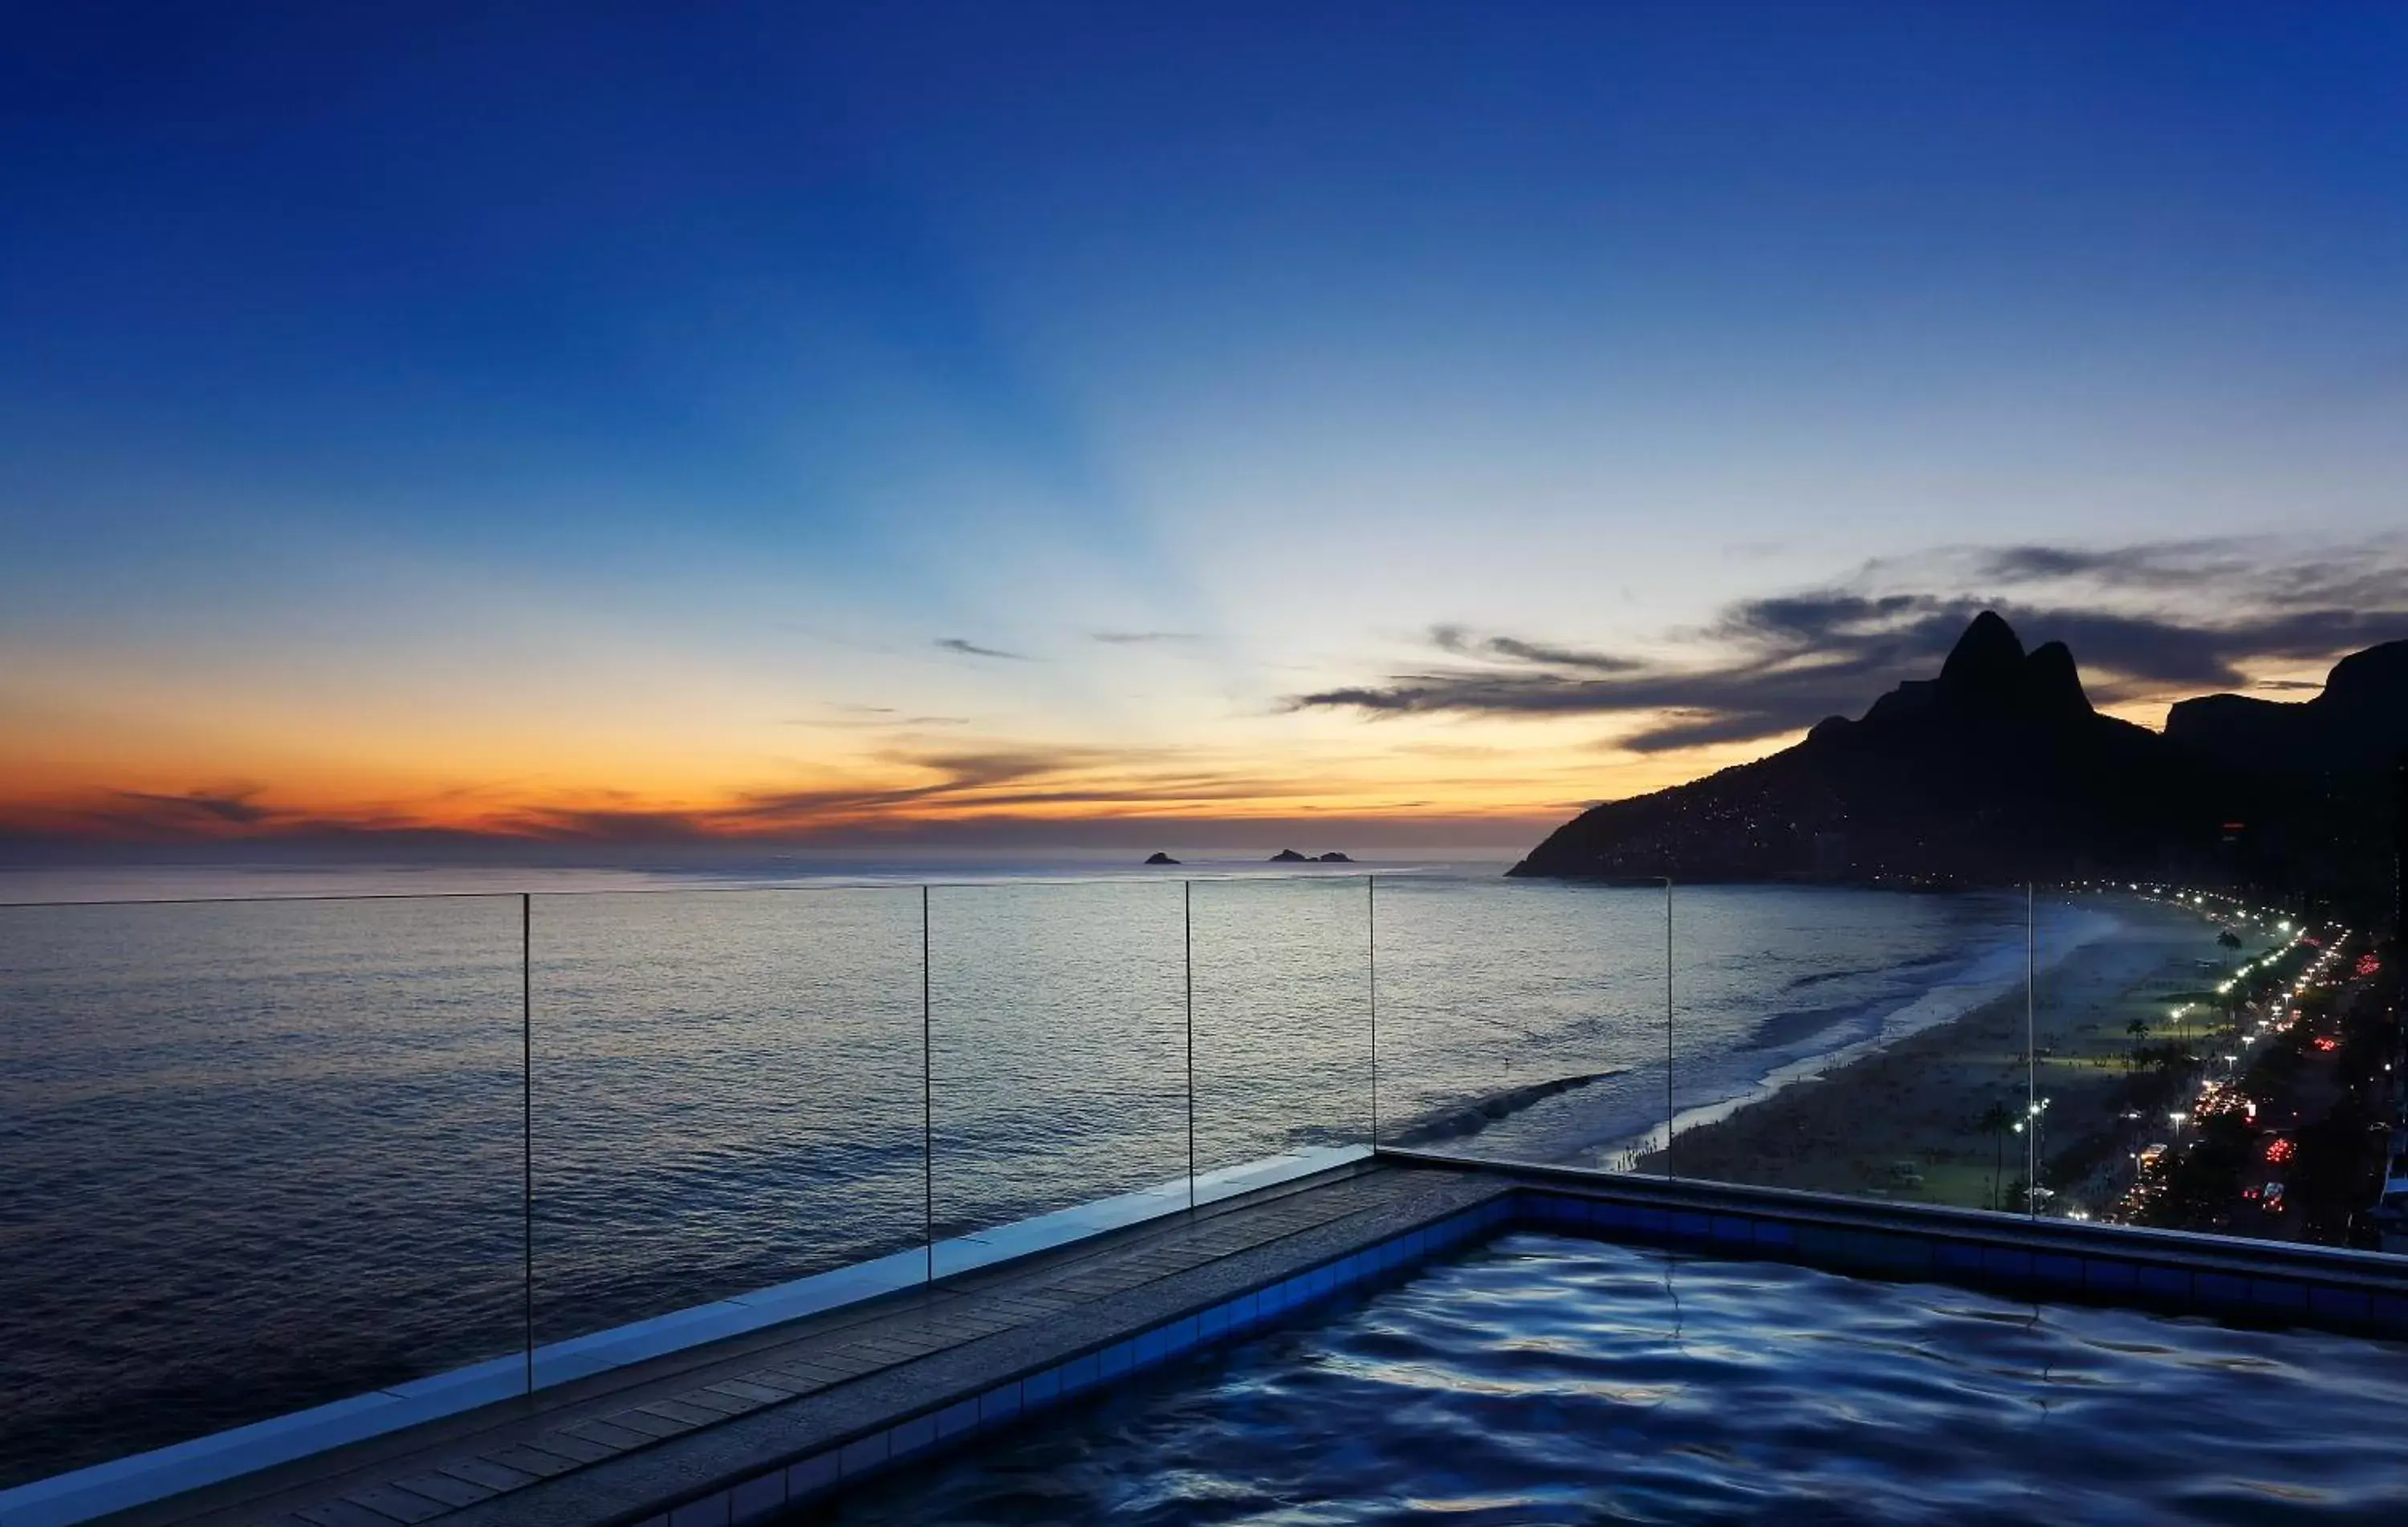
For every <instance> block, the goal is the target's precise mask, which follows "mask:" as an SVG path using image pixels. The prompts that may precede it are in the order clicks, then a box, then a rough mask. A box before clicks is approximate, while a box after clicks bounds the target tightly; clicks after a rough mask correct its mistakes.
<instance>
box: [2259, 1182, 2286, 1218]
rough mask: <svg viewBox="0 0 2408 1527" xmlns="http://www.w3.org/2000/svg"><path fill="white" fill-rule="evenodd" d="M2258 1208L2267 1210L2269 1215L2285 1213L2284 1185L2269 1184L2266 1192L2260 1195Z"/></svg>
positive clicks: (2277, 1183)
mask: <svg viewBox="0 0 2408 1527" xmlns="http://www.w3.org/2000/svg"><path fill="white" fill-rule="evenodd" d="M2257 1207H2259V1208H2261V1209H2263V1210H2265V1211H2266V1212H2267V1213H2268V1214H2281V1213H2282V1212H2283V1185H2282V1184H2281V1183H2279V1182H2270V1183H2268V1184H2267V1185H2266V1190H2265V1191H2264V1192H2261V1193H2259V1194H2258V1195H2257Z"/></svg>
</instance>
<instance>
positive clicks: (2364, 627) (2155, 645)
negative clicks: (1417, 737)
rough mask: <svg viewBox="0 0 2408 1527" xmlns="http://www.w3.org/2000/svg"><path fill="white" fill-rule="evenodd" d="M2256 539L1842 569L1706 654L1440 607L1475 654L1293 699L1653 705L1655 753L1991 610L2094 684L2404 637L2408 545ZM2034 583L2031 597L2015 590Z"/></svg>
mask: <svg viewBox="0 0 2408 1527" xmlns="http://www.w3.org/2000/svg"><path fill="white" fill-rule="evenodd" d="M2249 550H2250V548H2249V546H2248V545H2247V544H2246V543H2243V542H2238V541H2185V542H2167V543H2157V544H2152V545H2143V546H2132V547H2123V548H2110V549H2106V550H2092V549H2083V548H2066V547H2052V546H2038V545H2025V546H2011V547H2004V548H1998V549H1993V550H1980V551H1976V552H1975V553H1973V554H1972V555H1971V567H1972V569H1973V570H1974V573H1975V574H1976V575H1977V576H1978V577H1979V578H1981V579H1982V580H1983V581H1984V583H1985V585H1986V586H1987V591H1985V592H1982V593H1973V592H1945V593H1943V592H1932V591H1913V590H1907V591H1899V590H1887V591H1881V590H1868V589H1864V588H1860V587H1856V586H1848V585H1842V586H1838V587H1831V588H1824V589H1814V590H1808V591H1805V592H1802V593H1797V594H1785V595H1777V596H1770V597H1766V598H1753V599H1743V600H1740V601H1738V602H1737V603H1734V604H1732V605H1730V606H1728V607H1727V608H1726V609H1725V610H1724V611H1723V612H1721V613H1720V614H1719V615H1718V616H1717V617H1716V619H1715V620H1714V621H1713V623H1712V624H1711V625H1710V626H1709V627H1707V628H1706V629H1704V630H1703V631H1700V632H1697V633H1694V635H1695V637H1696V638H1697V639H1699V641H1701V643H1702V644H1703V645H1704V646H1706V647H1707V648H1708V649H1709V650H1710V651H1712V652H1713V654H1714V655H1715V658H1714V659H1713V660H1709V661H1706V662H1703V663H1700V664H1698V665H1694V666H1680V665H1674V664H1670V663H1665V662H1662V661H1657V660H1651V659H1645V658H1640V657H1635V656H1628V655H1621V654H1615V653H1606V652H1598V651H1593V650H1587V649H1583V648H1577V647H1570V646H1564V645H1560V644H1556V643H1551V642H1542V641H1527V640H1525V639H1522V638H1519V637H1513V636H1504V635H1495V634H1475V633H1472V632H1470V631H1468V630H1467V629H1465V628H1464V627H1459V626H1439V627H1433V628H1432V630H1431V633H1430V643H1431V645H1432V646H1433V647H1435V648H1436V649H1437V650H1438V651H1439V652H1441V653H1443V654H1445V655H1447V656H1449V657H1453V658H1456V659H1461V660H1463V661H1461V662H1459V663H1457V664H1454V665H1448V666H1443V667H1433V668H1431V669H1429V670H1425V671H1421V672H1413V673H1400V674H1394V675H1391V676H1390V677H1389V678H1388V679H1387V680H1386V682H1384V683H1382V684H1359V685H1349V686H1345V687H1341V688H1335V689H1327V690H1322V691H1319V692H1317V693H1313V694H1307V695H1299V696H1296V697H1293V698H1292V699H1290V700H1289V702H1288V703H1289V706H1290V708H1291V709H1297V710H1306V709H1326V710H1354V711H1359V712H1362V713H1367V714H1370V715H1401V714H1456V715H1496V716H1527V717H1547V716H1567V715H1618V714H1648V715H1652V716H1654V717H1655V719H1654V720H1652V721H1651V722H1650V723H1649V724H1648V725H1647V726H1645V727H1642V728H1641V730H1640V731H1639V732H1638V733H1637V734H1636V735H1634V736H1632V737H1629V738H1626V739H1623V740H1622V741H1621V745H1623V746H1626V747H1628V748H1631V749H1634V750H1636V751H1639V752H1643V753H1657V752H1667V751H1671V750H1674V749H1680V748H1689V747H1699V746H1703V745H1706V744H1710V743H1719V742H1751V741H1756V740H1759V739H1763V738H1768V737H1775V736H1779V735H1782V734H1785V733H1787V732H1793V731H1797V730H1799V729H1802V728H1804V727H1811V726H1813V724H1814V723H1815V722H1817V721H1820V720H1821V719H1823V718H1824V717H1825V716H1828V715H1838V714H1850V715H1853V714H1856V713H1861V712H1862V711H1863V710H1864V709H1865V707H1866V706H1867V705H1869V704H1871V701H1872V700H1873V699H1875V698H1876V697H1877V696H1879V695H1880V694H1882V693H1883V692H1884V691H1885V690H1886V689H1888V688H1890V687H1891V686H1892V685H1895V684H1898V683H1899V681H1901V680H1904V679H1911V678H1925V677H1928V676H1929V675H1930V674H1931V673H1932V672H1934V671H1935V670H1937V668H1938V665H1939V663H1940V662H1941V660H1942V658H1944V657H1945V656H1946V655H1947V653H1948V650H1949V648H1950V647H1951V646H1953V645H1954V644H1955V642H1956V641H1957V637H1958V636H1959V635H1960V634H1961V633H1962V632H1963V630H1964V628H1965V627H1966V625H1967V623H1968V622H1970V621H1971V619H1972V618H1973V616H1975V615H1976V614H1978V613H1980V612H1982V611H1984V610H1987V609H1994V610H1997V611H1999V612H2000V613H2001V614H2003V615H2005V616H2006V617H2007V618H2008V619H2009V620H2010V621H2011V622H2013V623H2014V626H2015V628H2016V629H2017V631H2018V632H2019V633H2020V634H2021V635H2022V636H2023V637H2024V639H2025V641H2027V643H2028V644H2034V645H2036V644H2038V643H2040V642H2043V641H2063V642H2065V643H2066V644H2067V645H2068V646H2069V647H2071V649H2072V650H2073V653H2074V655H2075V657H2076V659H2077V660H2078V661H2079V662H2080V663H2081V664H2082V667H2083V671H2084V674H2085V682H2087V683H2088V684H2090V687H2091V690H2092V694H2093V696H2094V698H2097V699H2107V700H2114V699H2134V698H2142V697H2154V696H2157V695H2164V694H2171V693H2175V692H2188V693H2199V692H2201V691H2203V690H2208V689H2229V688H2237V687H2240V686H2242V685H2243V684H2246V683H2247V676H2246V672H2245V669H2246V666H2247V665H2249V664H2251V663H2254V662H2264V661H2269V660H2321V659H2325V658H2329V657H2331V656H2333V655H2337V654H2340V653H2342V652H2344V651H2347V650H2350V649H2352V648H2356V647H2362V646H2367V645H2371V644H2372V643H2375V642H2379V641H2392V640H2397V639H2400V638H2402V637H2408V563H2403V561H2402V560H2401V556H2400V555H2399V549H2398V548H2396V547H2392V546H2390V545H2387V544H2377V545H2373V546H2371V547H2367V548H2362V549H2360V550H2359V551H2358V553H2356V554H2354V555H2340V556H2328V557H2322V558H2313V557H2312V558H2303V559H2300V560H2298V561H2294V562H2290V563H2272V564H2269V563H2268V562H2267V561H2266V560H2265V559H2264V558H2263V555H2262V548H2260V553H2261V555H2260V556H2259V558H2258V559H2257V560H2252V558H2251V556H2250V555H2248V553H2249ZM1960 559H1961V555H1960ZM1897 566H1898V565H1897V564H1894V563H1893V564H1875V565H1873V567H1871V568H1869V569H1867V573H1868V574H1870V573H1872V572H1874V571H1876V570H1881V569H1887V570H1889V571H1891V572H1893V573H1894V572H1895V570H1896V569H1897ZM2072 583H2088V584H2091V585H2095V587H2097V588H2098V589H2100V590H2101V591H2104V592H2105V593H2106V594H2107V595H2109V596H2116V595H2121V596H2123V597H2125V598H2127V599H2128V598H2129V597H2130V596H2131V595H2132V594H2134V593H2147V592H2154V593H2157V594H2158V595H2160V596H2165V595H2167V594H2169V593H2171V592H2174V591H2179V597H2178V598H2174V599H2173V601H2172V602H2171V604H2170V605H2168V604H2163V603H2160V604H2158V605H2155V606H2148V605H2139V606H2136V605H2132V604H2129V603H2123V604H2118V603H2117V602H2116V601H2115V599H2114V598H2112V597H2111V598H2091V599H2076V598H2069V597H2068V596H2069V595H2071V593H2073V592H2074V590H2073V589H2072V588H2071V587H2070V586H2068V585H2070V584H2072ZM2033 585H2038V588H2037V589H2036V590H2034V597H2029V598H2016V597H2014V589H2016V588H2018V587H2021V588H2025V589H2031V588H2032V586H2033ZM2194 611H2195V612H2197V613H2196V614H2194V613H2193V612H2194ZM2219 612H2229V613H2224V614H2219Z"/></svg>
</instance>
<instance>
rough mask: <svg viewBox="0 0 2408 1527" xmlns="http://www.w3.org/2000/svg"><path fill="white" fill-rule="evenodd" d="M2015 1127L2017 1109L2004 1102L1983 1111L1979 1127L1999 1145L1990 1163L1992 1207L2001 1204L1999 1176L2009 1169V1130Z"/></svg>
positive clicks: (1996, 1103) (1993, 1104) (1991, 1105)
mask: <svg viewBox="0 0 2408 1527" xmlns="http://www.w3.org/2000/svg"><path fill="white" fill-rule="evenodd" d="M2014 1127H2015V1111H2014V1109H2012V1108H2010V1107H2008V1106H2007V1105H2006V1104H2005V1103H2003V1102H1994V1103H1992V1104H1990V1106H1989V1107H1988V1108H1987V1109H1985V1110H1984V1111H1983V1114H1982V1117H1981V1121H1980V1123H1979V1125H1978V1126H1977V1128H1979V1129H1981V1130H1982V1131H1984V1132H1985V1133H1986V1134H1988V1135H1989V1136H1990V1138H1991V1139H1992V1140H1993V1141H1995V1142H1996V1143H1997V1145H1998V1149H1997V1150H1996V1151H1995V1152H1994V1153H1993V1154H1994V1160H1992V1161H1991V1163H1990V1207H1991V1208H1993V1209H1995V1208H1997V1207H1998V1206H1999V1178H2000V1175H2001V1174H2003V1173H2005V1171H2006V1169H2007V1131H2009V1130H2012V1129H2014Z"/></svg>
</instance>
